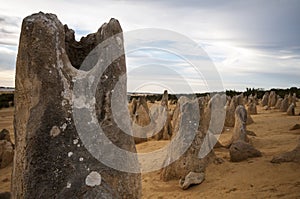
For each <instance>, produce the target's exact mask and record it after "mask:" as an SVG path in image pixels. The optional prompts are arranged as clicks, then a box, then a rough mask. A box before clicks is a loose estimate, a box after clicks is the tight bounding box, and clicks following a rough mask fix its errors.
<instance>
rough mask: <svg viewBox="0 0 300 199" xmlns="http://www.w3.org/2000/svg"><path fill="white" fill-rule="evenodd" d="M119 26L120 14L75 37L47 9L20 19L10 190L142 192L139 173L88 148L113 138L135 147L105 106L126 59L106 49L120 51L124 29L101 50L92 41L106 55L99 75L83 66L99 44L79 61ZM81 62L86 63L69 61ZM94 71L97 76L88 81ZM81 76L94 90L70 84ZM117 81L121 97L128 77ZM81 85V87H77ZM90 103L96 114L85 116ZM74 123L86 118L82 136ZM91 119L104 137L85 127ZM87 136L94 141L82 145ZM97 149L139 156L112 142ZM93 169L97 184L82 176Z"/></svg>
mask: <svg viewBox="0 0 300 199" xmlns="http://www.w3.org/2000/svg"><path fill="white" fill-rule="evenodd" d="M121 32H122V29H121V27H120V24H119V22H118V21H117V20H116V19H111V20H110V21H109V23H107V24H104V25H103V26H102V27H101V28H100V29H99V30H98V32H97V33H95V34H91V35H89V36H88V37H86V38H83V39H82V40H81V42H80V43H79V44H75V43H74V36H72V35H73V32H72V31H71V30H69V29H67V28H66V27H64V26H63V25H62V24H61V22H60V21H59V20H58V19H57V17H56V16H55V15H53V14H44V13H38V14H33V15H31V16H29V17H26V18H25V19H24V20H23V24H22V30H21V36H20V43H19V51H18V57H17V66H16V88H15V119H14V123H15V138H16V155H15V158H14V168H13V175H12V198H23V199H27V198H28V199H29V198H140V197H141V179H140V174H134V173H127V172H122V171H119V170H116V169H113V168H110V167H108V166H106V165H104V164H103V163H101V162H100V161H99V160H97V159H96V158H95V157H96V156H93V155H92V154H91V153H90V151H89V150H91V148H93V147H98V146H100V147H103V146H107V145H108V144H109V143H113V144H114V145H116V146H117V147H119V148H122V149H124V150H126V151H130V152H132V153H135V152H136V149H135V145H134V140H133V137H132V135H128V134H126V133H124V132H123V131H122V130H121V129H120V128H119V127H118V126H117V125H116V123H115V120H114V118H113V114H112V106H111V99H112V93H113V89H114V87H115V85H116V84H117V82H118V81H119V79H120V78H121V76H123V75H125V74H126V64H125V56H124V55H122V56H121V57H118V58H117V59H113V60H114V61H113V62H112V63H110V61H111V60H107V59H108V58H107V57H111V56H110V54H107V52H109V53H112V54H113V56H115V55H118V54H119V53H120V51H121V52H124V49H123V38H122V34H120V36H117V37H116V38H114V39H112V40H110V43H108V44H107V46H106V50H105V51H104V50H103V49H97V50H98V51H100V52H101V53H100V58H103V59H102V60H100V62H101V61H104V62H105V63H109V66H108V68H107V69H106V70H105V71H104V72H103V75H98V76H97V74H99V72H98V73H96V71H97V70H91V71H88V70H89V69H91V68H93V67H94V64H95V63H100V62H97V61H98V58H99V56H98V55H99V54H97V52H98V51H97V50H96V51H95V52H96V56H95V55H93V54H92V55H91V56H92V57H93V56H94V59H91V60H89V61H83V58H84V57H85V56H86V54H87V53H89V51H90V49H92V48H93V46H96V45H97V44H99V43H101V42H102V41H104V40H105V39H107V38H109V37H111V36H113V35H116V34H117V33H121ZM85 40H88V41H85ZM85 44H86V45H85ZM78 48H79V49H82V51H81V50H79V49H78ZM110 49H115V50H114V51H111V50H110ZM121 54H122V53H121ZM106 56H107V57H106ZM113 56H112V57H113ZM82 61H83V62H82ZM81 63H82V64H83V65H84V68H81V69H83V70H84V71H83V70H77V69H75V68H79V67H78V66H79V65H81ZM72 64H74V65H73V66H74V67H75V68H74V67H73V66H72ZM95 67H96V66H95ZM93 69H94V68H93ZM86 71H88V72H86ZM94 74H96V75H94ZM98 77H99V78H100V80H99V82H96V81H93V78H98ZM86 78H89V80H91V81H89V82H90V83H91V84H92V85H93V83H94V84H95V86H94V87H95V92H96V94H95V95H93V96H89V94H88V93H89V92H88V91H89V88H92V86H90V84H89V83H87V84H84V85H82V88H81V87H79V88H78V90H73V88H74V86H75V83H78V82H79V84H80V82H83V79H86ZM87 82H88V81H87ZM95 82H96V83H95ZM122 85H123V87H122V86H121V87H120V89H119V91H118V92H117V91H115V92H117V93H116V95H118V96H119V98H120V99H121V98H122V99H123V98H124V99H126V82H125V83H124V84H122ZM94 87H93V88H94ZM81 89H82V90H81ZM84 91H86V95H84V94H83V95H79V94H80V93H83V92H84ZM75 93H77V94H75ZM78 95H79V96H78ZM74 99H76V100H75V101H74ZM89 99H90V100H91V101H89ZM72 102H73V103H72ZM122 102H123V101H122ZM90 104H92V105H94V106H91V105H90ZM122 105H123V103H122ZM90 107H95V109H96V110H95V114H96V118H94V117H91V116H90V115H92V114H91V110H90V109H89V108H90ZM124 109H126V104H125V103H124ZM75 110H76V111H77V112H79V113H81V114H82V118H81V121H79V120H76V121H75V119H74V117H75V116H74V111H75ZM126 110H127V109H126ZM72 113H73V114H72ZM128 117H129V114H128ZM91 118H93V119H95V121H94V120H92V119H91ZM75 123H76V124H77V123H81V124H82V125H83V126H84V127H83V128H82V129H81V131H82V132H83V133H84V136H83V137H82V136H81V135H79V130H78V128H77V127H75ZM94 124H95V125H96V124H99V125H100V126H101V128H102V130H103V132H104V133H105V136H107V138H108V139H109V140H110V141H109V142H108V141H106V140H103V139H99V138H98V136H100V134H97V136H95V132H94V131H92V130H90V129H91V126H95V125H94ZM86 141H89V142H91V143H95V145H88V146H84V143H83V142H85V143H86ZM86 147H87V148H86ZM97 151H98V153H97V154H101V155H102V156H104V157H108V158H110V157H118V159H119V160H120V161H121V162H122V164H123V166H124V167H125V166H128V167H138V162H137V158H129V157H127V156H126V155H124V156H117V154H116V153H115V152H114V151H112V150H97ZM94 155H95V154H94ZM97 158H98V156H97ZM91 172H97V173H98V174H99V175H100V176H101V179H102V181H101V184H100V185H98V186H94V187H92V186H89V184H86V178H87V176H89V174H90V173H91Z"/></svg>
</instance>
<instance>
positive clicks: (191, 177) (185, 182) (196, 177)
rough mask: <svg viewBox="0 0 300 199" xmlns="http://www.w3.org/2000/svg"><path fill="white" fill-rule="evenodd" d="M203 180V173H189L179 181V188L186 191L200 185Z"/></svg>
mask: <svg viewBox="0 0 300 199" xmlns="http://www.w3.org/2000/svg"><path fill="white" fill-rule="evenodd" d="M204 179H205V173H204V172H201V173H195V172H190V173H189V174H187V176H185V178H183V179H180V180H179V186H180V187H181V188H182V189H183V190H186V189H188V188H189V187H190V186H191V185H197V184H201V183H202V182H203V181H204Z"/></svg>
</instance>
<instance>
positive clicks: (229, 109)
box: [225, 96, 238, 127]
mask: <svg viewBox="0 0 300 199" xmlns="http://www.w3.org/2000/svg"><path fill="white" fill-rule="evenodd" d="M228 102H229V106H228V104H227V105H226V118H225V126H227V127H233V126H234V112H235V108H236V106H237V105H238V104H237V99H236V96H233V97H232V98H231V100H229V101H228Z"/></svg>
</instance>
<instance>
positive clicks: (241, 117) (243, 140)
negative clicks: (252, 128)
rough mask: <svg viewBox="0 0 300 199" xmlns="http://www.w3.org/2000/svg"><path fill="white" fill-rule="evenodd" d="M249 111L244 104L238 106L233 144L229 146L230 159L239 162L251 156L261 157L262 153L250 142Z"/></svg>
mask: <svg viewBox="0 0 300 199" xmlns="http://www.w3.org/2000/svg"><path fill="white" fill-rule="evenodd" d="M246 122H247V111H246V109H245V107H244V106H241V105H240V106H238V107H237V108H236V111H235V125H234V129H233V135H232V144H231V146H230V148H229V154H230V160H231V161H233V162H238V161H242V160H246V159H248V158H251V157H260V156H261V153H260V152H259V151H258V150H257V149H255V148H254V147H253V146H252V145H251V144H249V143H248V142H249V138H248V136H247V134H248V132H247V129H246Z"/></svg>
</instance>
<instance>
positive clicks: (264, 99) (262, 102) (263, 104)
mask: <svg viewBox="0 0 300 199" xmlns="http://www.w3.org/2000/svg"><path fill="white" fill-rule="evenodd" d="M268 102H269V93H268V92H266V93H265V94H264V96H263V98H262V100H261V106H262V107H264V106H267V105H268Z"/></svg>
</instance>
